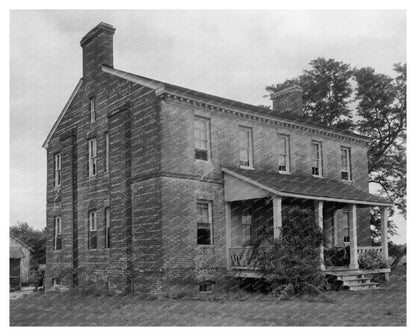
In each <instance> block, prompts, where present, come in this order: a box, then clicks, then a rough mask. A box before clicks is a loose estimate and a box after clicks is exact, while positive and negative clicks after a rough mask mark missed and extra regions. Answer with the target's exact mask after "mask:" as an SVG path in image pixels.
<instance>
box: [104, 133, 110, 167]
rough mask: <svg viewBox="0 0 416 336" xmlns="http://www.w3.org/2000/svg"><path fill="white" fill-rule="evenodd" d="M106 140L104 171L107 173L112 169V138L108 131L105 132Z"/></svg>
mask: <svg viewBox="0 0 416 336" xmlns="http://www.w3.org/2000/svg"><path fill="white" fill-rule="evenodd" d="M104 141H105V148H104V151H105V153H104V171H105V172H106V173H107V172H108V171H109V170H110V138H109V136H108V132H105V135H104Z"/></svg>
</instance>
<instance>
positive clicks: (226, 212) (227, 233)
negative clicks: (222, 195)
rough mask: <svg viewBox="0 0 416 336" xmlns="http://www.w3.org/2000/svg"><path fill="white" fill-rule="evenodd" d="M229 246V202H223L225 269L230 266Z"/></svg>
mask: <svg viewBox="0 0 416 336" xmlns="http://www.w3.org/2000/svg"><path fill="white" fill-rule="evenodd" d="M230 248H231V202H225V250H226V251H225V255H226V261H227V269H230V267H231V258H230Z"/></svg>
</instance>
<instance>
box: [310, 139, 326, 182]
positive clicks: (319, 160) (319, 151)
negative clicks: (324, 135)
mask: <svg viewBox="0 0 416 336" xmlns="http://www.w3.org/2000/svg"><path fill="white" fill-rule="evenodd" d="M313 145H318V154H319V158H318V169H319V174H318V175H316V174H313V173H312V176H315V177H323V176H324V174H323V165H324V164H323V157H322V142H320V141H315V140H312V145H311V149H312V150H313V147H314V146H313ZM312 155H313V156H312V161H311V162H314V161H316V160H317V159H315V157H314V155H315V151H312ZM311 167H313V165H311Z"/></svg>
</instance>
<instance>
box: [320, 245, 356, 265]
mask: <svg viewBox="0 0 416 336" xmlns="http://www.w3.org/2000/svg"><path fill="white" fill-rule="evenodd" d="M349 264H350V247H349V246H334V247H331V248H328V249H326V250H325V265H326V266H346V265H349Z"/></svg>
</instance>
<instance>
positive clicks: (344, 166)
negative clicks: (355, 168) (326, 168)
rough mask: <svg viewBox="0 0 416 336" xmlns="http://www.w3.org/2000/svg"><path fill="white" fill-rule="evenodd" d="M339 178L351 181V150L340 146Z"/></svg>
mask: <svg viewBox="0 0 416 336" xmlns="http://www.w3.org/2000/svg"><path fill="white" fill-rule="evenodd" d="M341 179H343V180H346V181H351V179H352V178H351V150H350V149H349V148H346V147H341Z"/></svg>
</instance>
